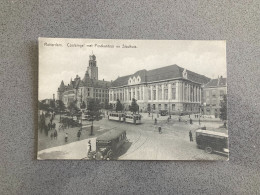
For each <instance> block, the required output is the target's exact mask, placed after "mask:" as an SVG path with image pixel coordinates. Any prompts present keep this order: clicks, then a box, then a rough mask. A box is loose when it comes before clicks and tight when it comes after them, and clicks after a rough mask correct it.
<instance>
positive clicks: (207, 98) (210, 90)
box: [202, 76, 227, 118]
mask: <svg viewBox="0 0 260 195" xmlns="http://www.w3.org/2000/svg"><path fill="white" fill-rule="evenodd" d="M226 94H227V79H226V78H223V77H222V76H220V77H219V78H217V79H212V80H211V81H210V82H209V83H207V84H206V85H205V86H204V87H203V99H202V114H204V115H211V116H212V117H215V118H219V114H220V111H219V109H220V102H221V101H222V100H223V96H224V95H226Z"/></svg>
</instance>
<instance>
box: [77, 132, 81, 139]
mask: <svg viewBox="0 0 260 195" xmlns="http://www.w3.org/2000/svg"><path fill="white" fill-rule="evenodd" d="M80 136H81V131H80V130H79V131H78V133H77V137H78V140H80Z"/></svg>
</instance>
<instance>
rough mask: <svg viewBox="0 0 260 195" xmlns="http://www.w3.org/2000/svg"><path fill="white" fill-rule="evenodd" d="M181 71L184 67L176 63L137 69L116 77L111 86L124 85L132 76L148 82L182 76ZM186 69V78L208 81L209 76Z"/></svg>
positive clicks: (199, 81) (195, 80) (202, 81)
mask: <svg viewBox="0 0 260 195" xmlns="http://www.w3.org/2000/svg"><path fill="white" fill-rule="evenodd" d="M183 71H184V68H182V67H180V66H178V65H176V64H175V65H170V66H165V67H162V68H156V69H152V70H145V69H143V70H139V71H137V72H135V73H134V74H131V75H127V76H123V77H118V78H117V79H116V80H115V81H113V82H112V85H111V87H119V86H124V85H127V84H128V79H129V78H131V77H133V76H136V77H137V76H140V78H141V83H149V82H155V81H161V80H170V79H178V78H183V74H182V73H183ZM186 71H187V79H188V80H191V81H193V82H196V83H200V84H206V83H208V82H209V81H210V78H208V77H206V76H204V75H200V74H197V73H195V72H192V71H189V70H186Z"/></svg>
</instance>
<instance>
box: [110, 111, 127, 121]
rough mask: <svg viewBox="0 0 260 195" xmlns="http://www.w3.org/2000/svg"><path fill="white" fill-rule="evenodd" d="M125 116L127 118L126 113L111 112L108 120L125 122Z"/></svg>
mask: <svg viewBox="0 0 260 195" xmlns="http://www.w3.org/2000/svg"><path fill="white" fill-rule="evenodd" d="M124 118H125V114H124V113H116V112H111V113H109V115H108V120H114V121H119V122H123V121H124Z"/></svg>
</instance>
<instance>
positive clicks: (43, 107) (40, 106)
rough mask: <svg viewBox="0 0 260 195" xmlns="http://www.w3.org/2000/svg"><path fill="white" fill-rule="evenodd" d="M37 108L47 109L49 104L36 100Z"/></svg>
mask: <svg viewBox="0 0 260 195" xmlns="http://www.w3.org/2000/svg"><path fill="white" fill-rule="evenodd" d="M38 108H39V110H44V111H48V110H49V106H48V105H47V104H44V103H42V102H40V101H38Z"/></svg>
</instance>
